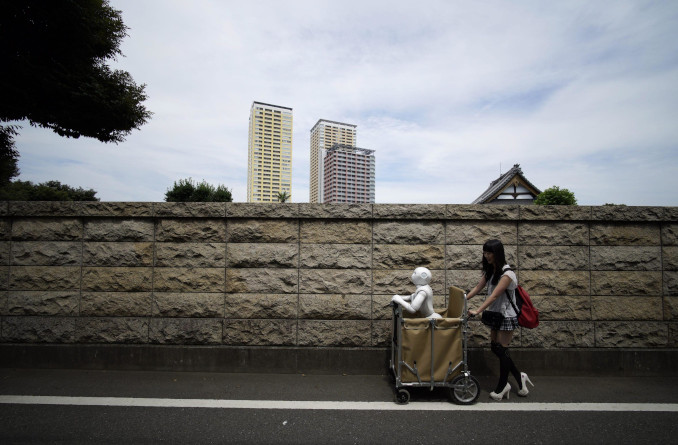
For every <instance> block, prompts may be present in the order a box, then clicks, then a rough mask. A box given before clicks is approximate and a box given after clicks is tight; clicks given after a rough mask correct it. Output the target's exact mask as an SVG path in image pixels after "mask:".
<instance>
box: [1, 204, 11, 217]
mask: <svg viewBox="0 0 678 445" xmlns="http://www.w3.org/2000/svg"><path fill="white" fill-rule="evenodd" d="M8 215H9V202H8V201H5V202H0V216H8Z"/></svg>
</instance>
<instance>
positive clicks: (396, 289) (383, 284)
mask: <svg viewBox="0 0 678 445" xmlns="http://www.w3.org/2000/svg"><path fill="white" fill-rule="evenodd" d="M413 270H414V269H398V270H374V271H373V285H372V293H374V294H383V295H395V294H398V295H410V294H412V293H413V292H414V291H415V290H416V289H417V287H416V286H415V285H414V284H412V280H411V279H410V278H411V277H412V272H413ZM430 286H431V289H433V297H434V298H436V296H442V297H443V299H444V297H445V295H447V288H446V287H445V271H444V270H431V284H430ZM356 293H358V292H356Z"/></svg>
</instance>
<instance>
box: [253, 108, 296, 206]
mask: <svg viewBox="0 0 678 445" xmlns="http://www.w3.org/2000/svg"><path fill="white" fill-rule="evenodd" d="M279 192H287V194H288V195H290V196H291V195H292V109H291V108H288V107H281V106H278V105H271V104H265V103H263V102H252V108H251V109H250V125H249V139H248V159H247V202H277V201H278V193H279ZM290 201H291V200H290Z"/></svg>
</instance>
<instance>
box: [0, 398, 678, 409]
mask: <svg viewBox="0 0 678 445" xmlns="http://www.w3.org/2000/svg"><path fill="white" fill-rule="evenodd" d="M0 404H22V405H77V406H121V407H154V408H220V409H293V410H365V411H645V412H678V404H674V403H530V402H520V403H512V402H508V401H507V402H501V403H477V404H475V405H465V406H462V405H455V404H453V403H449V402H414V403H410V404H407V405H397V404H395V403H393V402H345V401H341V402H331V401H292V400H217V399H154V398H136V397H65V396H23V395H22V396H19V395H17V396H12V395H0Z"/></svg>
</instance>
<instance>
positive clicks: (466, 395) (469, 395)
mask: <svg viewBox="0 0 678 445" xmlns="http://www.w3.org/2000/svg"><path fill="white" fill-rule="evenodd" d="M479 396H480V385H479V384H478V380H476V378H475V377H473V376H471V375H460V376H457V377H455V378H454V380H452V387H451V388H450V398H451V399H452V401H453V402H454V403H457V404H459V405H471V404H472V403H475V401H476V400H478V397H479Z"/></svg>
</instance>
